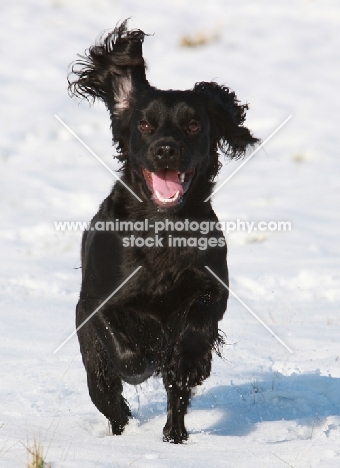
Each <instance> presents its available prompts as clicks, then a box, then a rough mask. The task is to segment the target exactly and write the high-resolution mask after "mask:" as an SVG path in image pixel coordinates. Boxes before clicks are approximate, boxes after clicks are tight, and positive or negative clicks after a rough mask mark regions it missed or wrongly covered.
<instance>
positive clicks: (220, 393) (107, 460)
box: [0, 0, 340, 468]
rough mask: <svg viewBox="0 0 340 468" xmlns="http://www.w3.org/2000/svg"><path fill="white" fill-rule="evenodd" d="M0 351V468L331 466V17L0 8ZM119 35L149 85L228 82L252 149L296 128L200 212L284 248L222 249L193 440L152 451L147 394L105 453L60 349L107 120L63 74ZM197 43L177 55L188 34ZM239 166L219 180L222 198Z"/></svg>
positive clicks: (21, 2) (321, 7)
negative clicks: (221, 293)
mask: <svg viewBox="0 0 340 468" xmlns="http://www.w3.org/2000/svg"><path fill="white" fill-rule="evenodd" d="M0 6H1V16H0V24H1V27H0V44H1V45H0V47H1V71H0V83H1V87H0V94H1V99H0V111H1V133H0V173H1V187H0V190H1V192H0V195H1V201H0V204H1V230H0V244H1V270H0V292H1V295H0V301H1V312H0V314H1V315H0V317H1V339H0V358H1V374H0V467H6V468H7V467H10V468H12V467H23V466H25V463H27V453H26V448H25V446H28V447H30V446H31V445H32V444H33V441H34V439H37V440H40V441H41V442H42V444H43V446H44V452H45V460H46V461H47V462H50V463H51V464H52V466H53V467H57V468H59V467H64V468H66V467H67V468H69V467H72V468H73V467H81V468H87V467H94V466H96V467H100V468H104V467H105V468H106V467H130V466H133V467H134V468H137V467H186V468H190V467H195V468H196V467H204V468H207V467H213V468H215V467H228V468H230V467H237V468H248V467H252V466H259V467H266V468H273V467H274V468H276V467H278V468H280V467H282V468H284V467H287V466H290V467H294V468H304V467H313V468H314V467H322V468H324V467H337V466H340V347H339V335H340V311H339V302H340V272H339V256H340V247H339V236H340V223H339V202H340V180H339V176H340V157H339V147H340V138H339V109H340V92H339V83H340V63H339V50H340V34H339V31H340V6H339V3H338V1H337V0H334V1H331V0H323V1H321V0H280V1H278V0H275V1H274V0H271V1H270V0H268V1H265V0H258V1H256V2H252V1H250V0H242V2H241V1H240V2H237V1H236V0H234V1H232V0H210V1H209V2H203V1H202V0H196V1H195V2H189V1H187V2H185V1H184V0H171V1H170V0H165V1H159V2H155V1H151V0H144V1H143V2H139V1H138V0H125V1H124V0H82V1H80V0H79V1H76V0H40V1H39V0H16V1H14V2H8V1H5V0H1V1H0ZM126 17H132V19H131V21H130V23H129V25H130V26H131V27H137V28H141V29H143V30H144V31H146V32H148V33H150V34H154V35H153V36H150V37H147V38H146V41H145V46H144V53H145V58H146V60H147V63H148V66H149V73H148V78H149V80H150V82H151V84H153V85H155V86H157V87H160V88H169V87H171V88H178V89H186V88H190V87H192V86H193V85H194V83H195V82H197V81H213V80H215V81H217V82H219V83H225V84H226V85H227V86H229V87H230V88H232V89H233V90H235V91H236V93H237V95H238V97H239V99H240V100H241V102H248V103H250V110H249V112H248V117H247V126H249V127H250V128H251V129H252V130H253V132H254V135H255V136H257V137H260V138H261V139H262V140H264V139H266V138H267V137H268V136H269V135H270V134H271V133H272V132H273V131H274V130H275V129H276V128H277V127H278V126H279V125H280V124H281V123H282V122H283V121H284V120H285V119H286V118H287V117H288V116H289V115H292V118H291V120H290V121H289V122H288V123H287V124H286V125H285V126H284V127H283V128H282V129H281V130H279V132H278V133H277V134H276V135H275V136H274V137H273V138H272V139H271V140H270V141H269V142H268V143H267V144H266V145H265V146H264V147H263V149H261V150H260V151H259V152H258V153H257V154H256V155H255V156H254V157H253V158H252V159H251V161H249V162H248V163H247V164H246V165H245V166H244V167H243V168H242V169H241V170H240V171H239V172H238V173H237V174H235V176H234V177H232V179H230V181H229V182H228V183H227V184H226V185H225V186H224V187H223V189H221V190H220V191H219V192H218V193H217V194H216V196H215V197H214V207H215V209H216V212H217V214H218V216H219V218H220V219H221V220H224V221H227V220H237V219H241V220H245V221H254V222H258V221H265V222H270V221H289V222H291V224H292V230H291V231H290V232H273V231H266V232H256V231H254V232H252V233H249V234H248V233H246V232H231V233H230V234H229V235H228V236H227V240H228V246H229V267H230V276H231V283H230V286H231V288H232V289H233V291H234V292H235V293H236V294H237V295H238V296H239V297H240V298H241V299H242V300H243V301H244V302H245V303H246V304H247V305H248V306H249V307H250V308H251V309H252V310H253V311H254V312H255V313H256V314H257V315H258V316H259V317H260V318H261V319H262V320H263V321H264V322H265V323H266V324H267V325H268V326H269V327H270V328H271V329H272V330H273V331H274V332H275V333H276V334H277V335H278V336H279V337H280V338H281V339H282V340H283V341H284V342H285V343H286V344H287V346H289V347H290V348H291V349H292V351H293V352H292V353H290V352H289V351H288V350H287V349H286V348H285V347H283V346H282V345H281V344H280V343H279V342H278V341H277V340H276V339H275V338H274V337H273V336H272V335H271V334H270V333H269V332H268V331H267V330H266V329H265V328H264V327H263V326H262V325H261V324H260V323H259V322H258V321H257V320H256V319H255V318H254V317H253V316H252V315H251V314H250V313H249V312H248V311H247V310H246V309H245V308H244V307H243V305H242V304H241V303H239V302H238V301H237V300H236V299H235V298H233V297H232V298H231V299H230V301H229V306H228V313H227V314H226V315H225V318H224V320H223V322H222V323H221V328H222V329H223V330H224V331H225V333H226V335H227V341H228V345H227V346H226V347H225V350H224V357H225V360H221V359H219V358H217V357H216V358H215V359H214V363H213V372H212V376H211V377H210V378H209V379H208V380H207V381H206V382H205V383H204V385H202V386H201V387H200V388H198V390H197V392H196V396H195V397H194V399H193V401H192V406H191V409H190V412H189V414H188V416H187V420H186V421H187V428H188V430H189V433H190V439H189V441H188V442H187V443H186V444H183V445H181V446H176V445H172V444H165V443H163V442H162V427H163V425H164V423H165V419H166V396H165V392H164V389H163V387H162V383H161V381H160V380H158V379H150V380H149V381H147V382H146V383H145V384H143V385H141V386H139V387H137V388H135V387H131V386H128V385H126V387H125V396H126V397H127V399H128V400H129V402H130V404H131V407H132V411H133V416H134V417H133V420H131V422H130V424H129V426H128V427H127V429H126V431H125V432H124V434H123V435H122V436H120V437H112V436H110V435H109V432H108V425H107V422H106V420H105V418H104V417H103V416H102V415H101V414H100V413H99V412H98V411H97V409H96V408H95V407H94V405H93V404H92V403H91V401H90V398H89V396H88V392H87V385H86V375H85V370H84V368H83V365H82V362H81V357H80V354H79V348H78V342H77V339H76V338H75V337H73V339H71V340H70V341H69V342H68V343H67V344H66V345H65V346H64V347H63V348H62V349H61V350H60V351H59V352H58V353H56V354H53V351H54V350H55V348H56V347H57V346H59V345H60V344H61V343H62V342H63V340H65V339H66V338H67V336H68V335H69V334H70V333H71V332H72V331H73V330H74V309H75V304H76V302H77V298H78V293H79V287H80V277H81V273H80V270H79V268H78V267H79V265H80V260H79V246H80V239H81V232H57V231H56V230H55V228H54V222H55V221H72V220H74V221H88V220H89V219H90V218H91V217H92V215H93V214H94V213H95V212H96V210H97V207H98V205H99V203H100V202H101V201H102V200H103V198H104V197H105V196H106V195H107V194H108V192H109V190H110V187H111V186H112V184H113V182H114V178H113V176H112V175H111V174H110V173H109V172H108V171H107V170H106V169H105V168H104V167H102V166H101V165H100V164H99V163H98V162H97V161H96V160H95V159H94V158H93V156H91V154H90V153H89V152H88V151H87V150H86V149H85V148H84V147H83V146H81V145H80V143H79V142H78V141H77V140H76V139H75V138H74V137H73V136H72V135H71V134H70V133H69V132H67V130H66V129H65V128H63V127H62V125H61V124H60V123H59V122H58V121H57V120H56V118H55V117H54V114H57V115H58V116H59V117H60V118H62V119H63V120H64V121H65V123H66V124H68V125H69V126H70V127H71V128H72V129H73V130H74V131H75V132H76V133H77V135H79V137H80V138H82V139H83V140H84V141H85V142H86V143H87V144H88V145H89V146H90V147H91V148H92V149H93V151H95V152H96V153H97V154H98V155H99V156H100V157H101V158H102V159H103V160H104V161H105V162H106V164H107V165H108V166H109V167H110V168H112V169H113V170H116V169H117V164H116V162H115V161H114V160H113V159H112V155H113V154H114V150H113V149H112V147H111V135H110V129H109V118H108V114H107V113H106V111H105V109H104V106H102V105H99V104H96V105H94V106H93V107H92V108H90V107H89V106H88V104H87V103H86V102H81V103H79V102H78V101H77V100H74V99H73V100H72V99H70V98H69V97H68V95H67V90H66V87H67V82H66V75H67V67H68V64H69V63H70V62H71V61H73V60H74V59H75V58H76V54H77V53H82V52H83V51H84V50H85V49H86V48H87V47H88V46H90V45H92V44H93V42H94V40H95V38H96V37H97V36H98V34H99V33H100V32H101V31H102V30H104V29H109V28H112V27H114V26H115V24H116V23H117V22H118V21H119V20H121V19H124V18H126ZM201 33H203V34H205V36H207V37H208V39H209V38H212V40H211V41H208V43H207V44H205V45H203V46H201V47H195V48H192V47H191V48H190V47H181V46H180V42H181V39H182V38H183V36H186V35H189V36H190V37H195V36H197V34H201ZM239 164H240V162H237V163H232V164H231V163H230V164H228V163H226V164H225V165H224V168H223V170H222V172H221V174H220V179H219V180H220V181H221V182H222V181H223V180H224V179H225V178H226V177H227V176H228V175H230V174H231V173H232V172H233V171H234V170H235V169H236V168H237V167H238V165H239Z"/></svg>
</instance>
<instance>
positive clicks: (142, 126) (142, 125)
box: [138, 120, 152, 133]
mask: <svg viewBox="0 0 340 468" xmlns="http://www.w3.org/2000/svg"><path fill="white" fill-rule="evenodd" d="M138 128H139V130H140V131H141V132H142V133H150V132H151V131H152V126H151V125H150V124H149V122H148V121H147V120H141V121H140V122H139V124H138Z"/></svg>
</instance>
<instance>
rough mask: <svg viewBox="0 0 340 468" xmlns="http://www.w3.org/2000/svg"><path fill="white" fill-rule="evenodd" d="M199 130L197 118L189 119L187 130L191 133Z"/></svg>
mask: <svg viewBox="0 0 340 468" xmlns="http://www.w3.org/2000/svg"><path fill="white" fill-rule="evenodd" d="M200 130H201V126H200V124H199V123H198V122H197V120H191V121H190V123H189V125H188V128H187V132H188V133H189V134H191V135H192V134H194V133H198V132H199V131H200Z"/></svg>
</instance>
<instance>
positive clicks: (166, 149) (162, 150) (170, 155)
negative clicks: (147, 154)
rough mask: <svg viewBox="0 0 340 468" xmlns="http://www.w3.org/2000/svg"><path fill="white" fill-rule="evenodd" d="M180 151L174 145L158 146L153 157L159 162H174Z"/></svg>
mask: <svg viewBox="0 0 340 468" xmlns="http://www.w3.org/2000/svg"><path fill="white" fill-rule="evenodd" d="M179 154H180V150H179V147H178V146H176V145H160V146H157V147H156V149H155V156H156V157H157V158H158V159H159V160H170V161H171V160H174V159H175V158H176V157H177V156H179Z"/></svg>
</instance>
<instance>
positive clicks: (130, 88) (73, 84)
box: [68, 20, 148, 116]
mask: <svg viewBox="0 0 340 468" xmlns="http://www.w3.org/2000/svg"><path fill="white" fill-rule="evenodd" d="M126 24H127V20H125V21H123V22H122V23H121V24H119V25H117V27H116V28H115V29H114V30H113V31H112V32H110V33H108V34H106V36H105V37H104V38H101V39H100V40H99V42H98V43H97V44H96V45H94V46H93V47H90V49H89V50H88V51H87V52H86V55H85V56H81V60H77V61H76V62H74V63H73V64H72V67H71V73H70V75H69V78H68V82H69V92H70V94H71V95H76V96H78V97H85V98H86V99H89V97H90V98H92V99H93V100H95V99H96V98H99V99H101V100H102V101H104V103H105V104H106V106H107V107H108V109H109V111H110V112H111V113H112V114H113V115H117V116H118V115H119V114H120V113H121V112H122V111H124V110H126V109H128V108H129V107H130V105H131V100H132V97H133V92H134V90H135V89H136V88H138V87H140V86H143V85H148V82H147V80H146V77H145V68H146V65H145V62H144V58H143V52H142V44H143V41H144V36H145V34H144V32H143V31H141V30H139V29H135V30H132V31H128V30H127V27H126ZM74 76H75V79H74V80H72V79H71V77H72V78H73V77H74Z"/></svg>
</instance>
